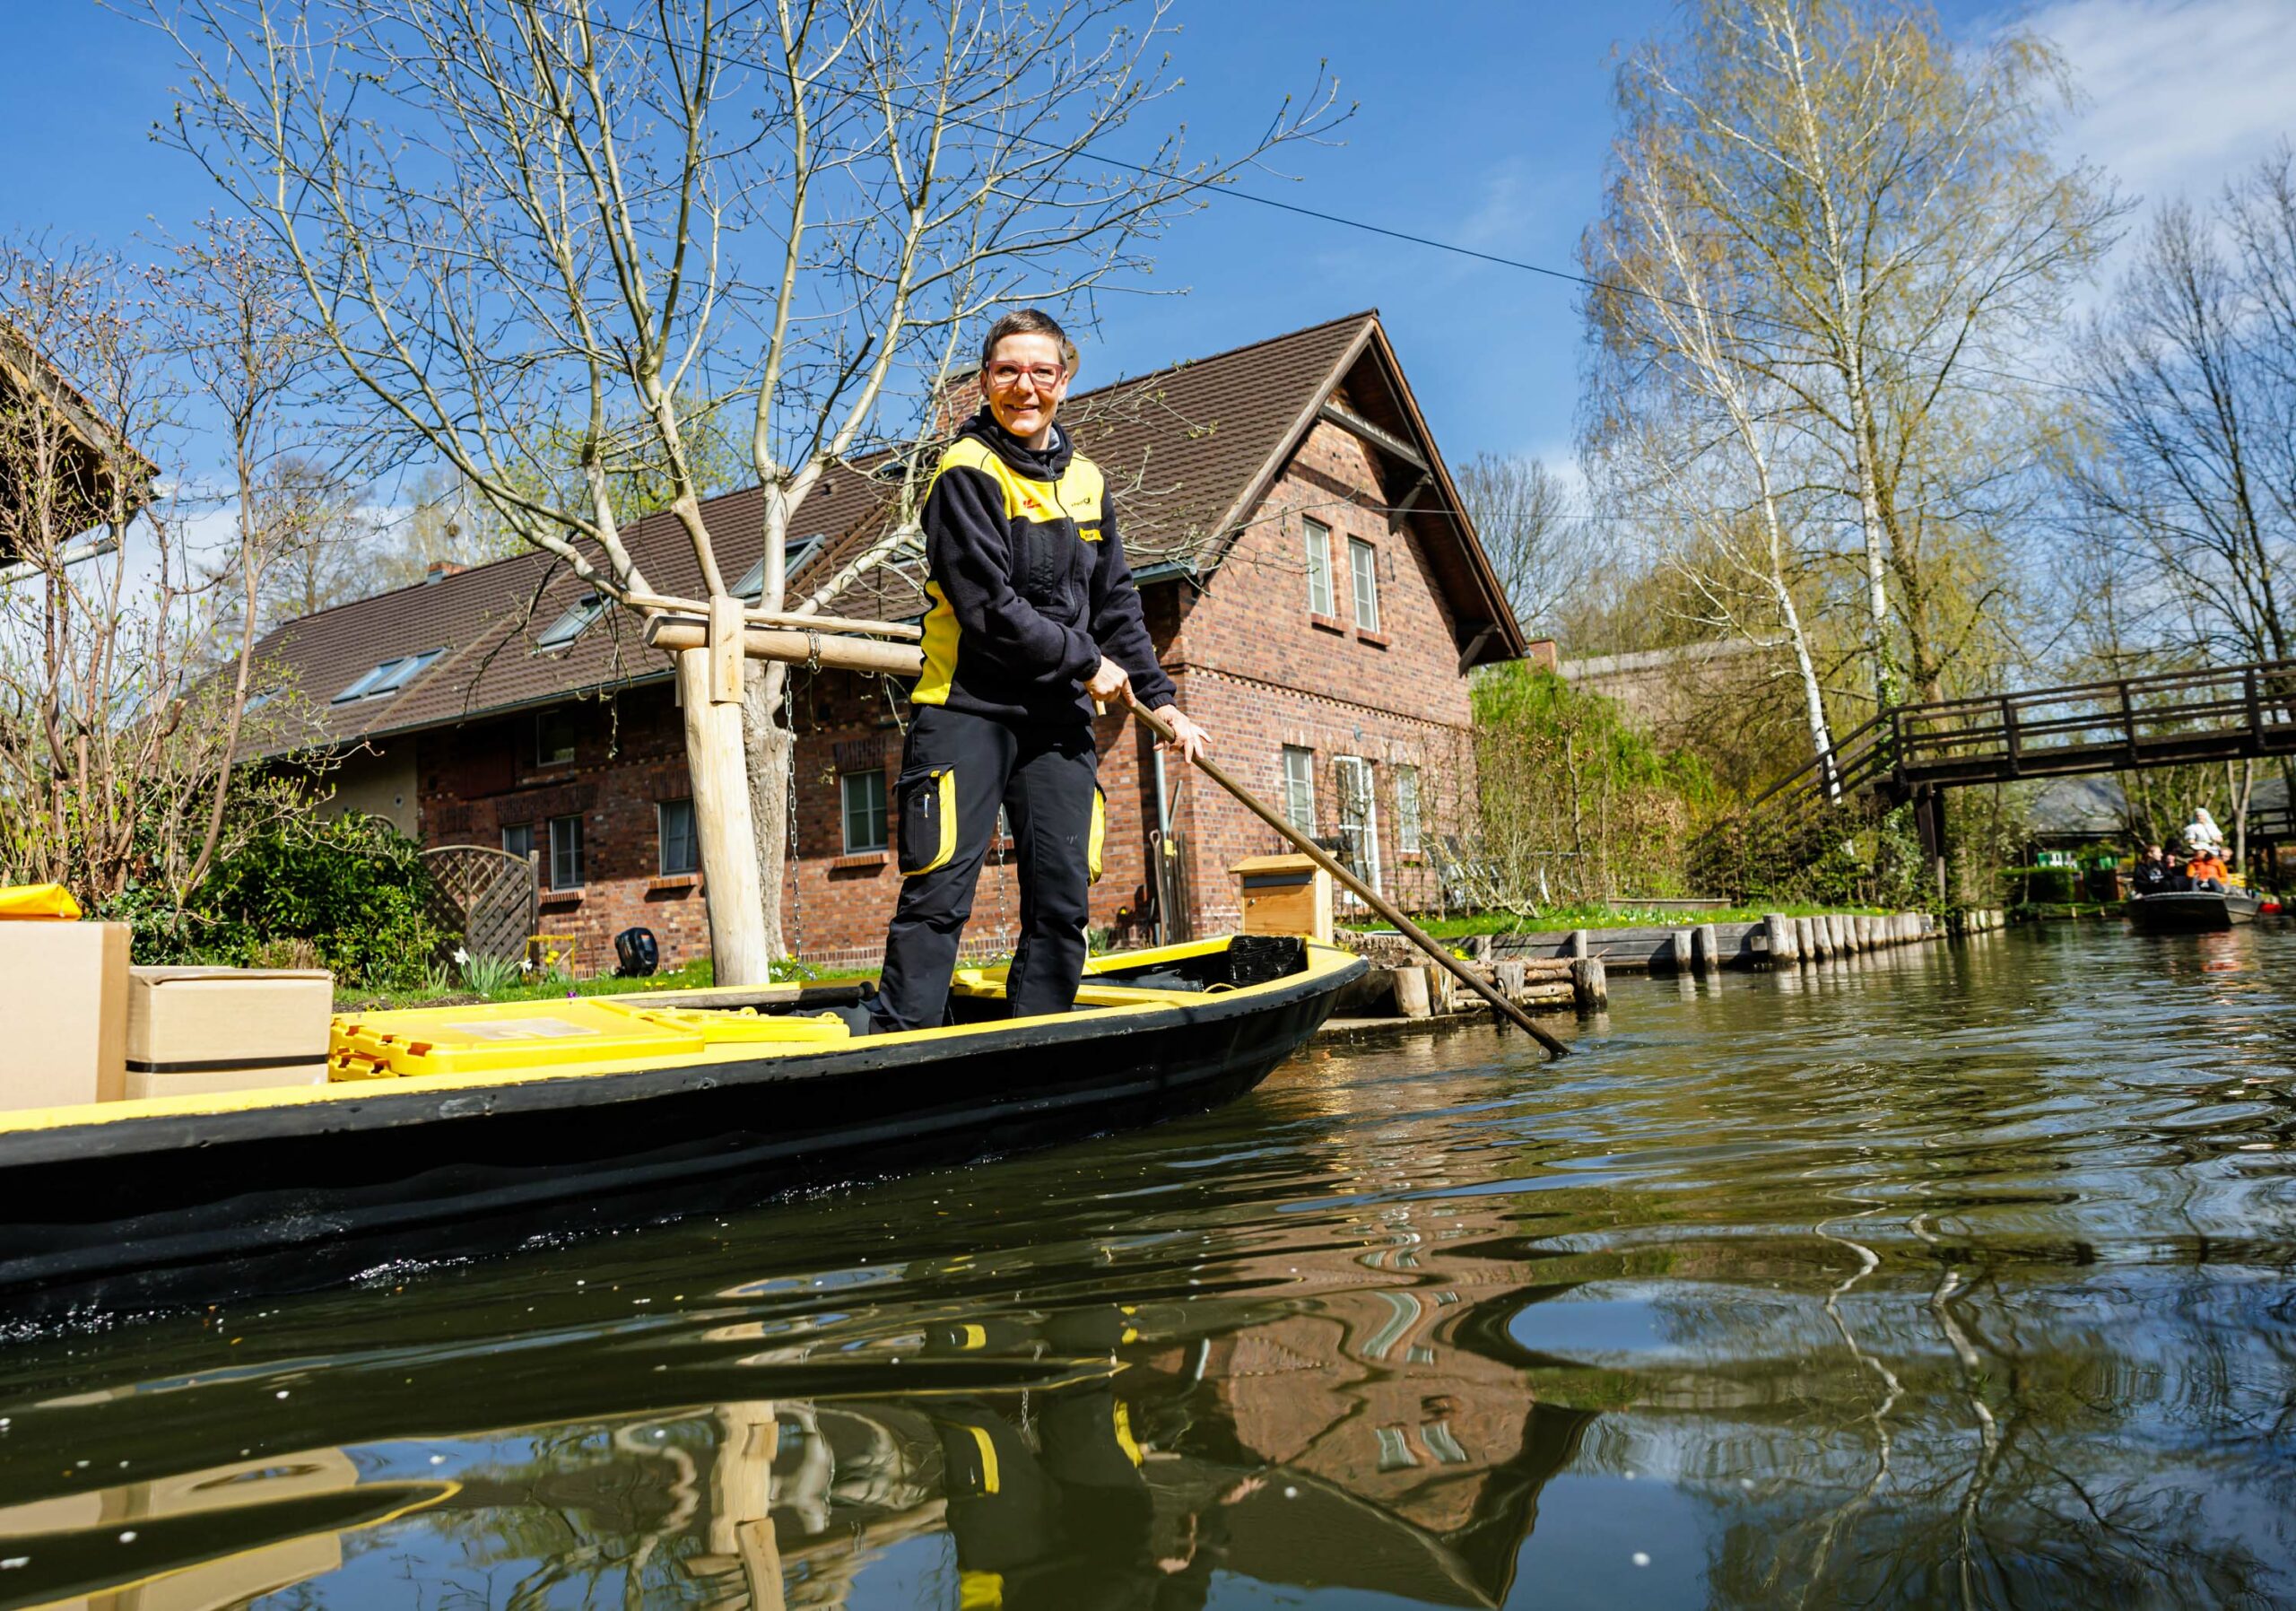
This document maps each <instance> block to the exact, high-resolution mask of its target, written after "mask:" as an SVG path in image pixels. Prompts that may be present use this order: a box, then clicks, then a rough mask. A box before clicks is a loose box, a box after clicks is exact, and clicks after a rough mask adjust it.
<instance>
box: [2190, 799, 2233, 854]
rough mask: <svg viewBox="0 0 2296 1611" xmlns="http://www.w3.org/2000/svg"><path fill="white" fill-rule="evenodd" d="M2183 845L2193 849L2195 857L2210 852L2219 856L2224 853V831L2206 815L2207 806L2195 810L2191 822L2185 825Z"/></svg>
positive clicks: (2214, 820)
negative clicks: (2185, 844)
mask: <svg viewBox="0 0 2296 1611" xmlns="http://www.w3.org/2000/svg"><path fill="white" fill-rule="evenodd" d="M2185 843H2187V844H2188V845H2190V846H2191V847H2192V848H2193V853H2194V854H2195V855H2206V854H2207V853H2208V852H2210V851H2212V850H2213V851H2214V852H2215V853H2216V854H2217V855H2219V856H2222V854H2223V853H2224V830H2223V829H2222V828H2220V827H2218V826H2217V825H2216V819H2215V818H2214V817H2213V816H2211V815H2209V814H2208V807H2207V806H2205V805H2203V806H2201V807H2199V808H2198V809H2197V810H2196V811H2195V812H2194V813H2193V814H2192V821H2191V822H2189V823H2186V824H2185Z"/></svg>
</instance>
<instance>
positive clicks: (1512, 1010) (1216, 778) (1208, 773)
mask: <svg viewBox="0 0 2296 1611" xmlns="http://www.w3.org/2000/svg"><path fill="white" fill-rule="evenodd" d="M1124 702H1125V703H1126V704H1127V705H1129V706H1130V707H1131V708H1132V713H1133V715H1135V716H1136V717H1138V718H1140V723H1141V725H1142V726H1143V727H1146V728H1147V729H1148V730H1149V731H1150V732H1151V733H1153V734H1154V735H1155V736H1157V737H1159V738H1161V739H1162V740H1163V741H1164V742H1165V743H1166V744H1178V738H1177V737H1175V736H1174V735H1173V733H1172V729H1171V727H1170V725H1169V724H1167V723H1166V722H1165V721H1164V719H1163V718H1161V717H1160V716H1158V715H1157V714H1156V713H1155V712H1154V711H1152V710H1147V709H1145V708H1144V706H1142V704H1141V703H1140V701H1137V700H1135V699H1134V698H1133V697H1132V690H1130V689H1129V688H1127V689H1126V690H1125V691H1124ZM1196 766H1197V767H1198V768H1199V769H1200V770H1201V771H1203V773H1204V775H1205V777H1207V778H1209V779H1212V780H1213V782H1214V783H1217V784H1218V785H1219V786H1220V787H1221V788H1224V789H1226V790H1227V791H1228V792H1229V793H1230V794H1231V795H1233V796H1235V797H1236V798H1237V800H1238V801H1239V803H1241V804H1242V805H1244V807H1245V808H1246V809H1248V811H1250V812H1251V814H1253V815H1254V816H1256V817H1257V818H1259V820H1260V821H1261V822H1263V823H1266V824H1267V825H1268V826H1269V827H1271V828H1273V829H1274V830H1275V831H1276V832H1278V833H1280V834H1282V835H1283V837H1284V838H1285V839H1286V840H1289V841H1291V848H1292V849H1295V850H1297V851H1299V852H1300V855H1302V856H1305V857H1306V858H1308V859H1309V860H1310V861H1312V862H1314V863H1315V864H1316V865H1317V866H1319V867H1321V868H1322V869H1323V870H1324V871H1325V872H1326V873H1329V874H1330V875H1332V876H1333V877H1334V878H1335V879H1337V880H1338V881H1339V882H1340V883H1341V884H1344V885H1345V886H1346V887H1347V888H1348V889H1350V890H1352V891H1353V892H1354V893H1355V895H1356V897H1357V898H1358V899H1359V900H1361V901H1362V902H1363V904H1364V905H1366V906H1368V907H1370V909H1371V910H1373V911H1375V912H1378V914H1379V915H1380V916H1381V917H1383V918H1385V919H1387V921H1388V922H1390V923H1392V924H1394V925H1395V926H1396V930H1397V931H1398V932H1400V933H1401V934H1402V935H1403V936H1404V937H1405V939H1407V940H1409V941H1410V942H1411V943H1412V944H1413V945H1416V946H1418V947H1419V948H1420V949H1421V950H1422V951H1424V952H1425V953H1426V954H1428V955H1429V956H1431V957H1432V958H1434V960H1435V961H1436V962H1439V963H1441V964H1442V965H1443V966H1444V967H1445V968H1447V969H1448V970H1449V971H1450V972H1451V974H1452V976H1453V977H1454V978H1456V979H1457V980H1458V981H1459V982H1460V983H1461V984H1463V985H1465V986H1466V988H1468V989H1470V990H1473V991H1474V993H1475V994H1476V995H1478V996H1480V997H1483V999H1484V1000H1485V1001H1487V1002H1489V1003H1490V1004H1491V1006H1492V1010H1493V1011H1494V1012H1496V1013H1498V1014H1500V1015H1501V1016H1503V1017H1505V1018H1506V1019H1508V1020H1509V1022H1511V1023H1514V1024H1515V1025H1516V1026H1517V1027H1518V1028H1520V1029H1523V1030H1526V1031H1527V1032H1529V1034H1530V1037H1531V1039H1533V1040H1534V1041H1537V1042H1538V1043H1539V1044H1540V1045H1541V1046H1544V1047H1545V1048H1546V1051H1547V1056H1549V1057H1551V1058H1567V1057H1569V1056H1570V1048H1569V1047H1568V1046H1565V1045H1564V1044H1563V1043H1562V1042H1561V1041H1558V1040H1556V1039H1555V1038H1554V1037H1553V1036H1552V1035H1551V1034H1549V1033H1547V1032H1546V1031H1544V1030H1543V1029H1541V1028H1540V1027H1539V1026H1538V1024H1537V1023H1536V1022H1535V1021H1534V1020H1533V1019H1532V1017H1531V1015H1530V1014H1528V1013H1526V1012H1525V1011H1524V1010H1523V1009H1522V1008H1521V1007H1519V1006H1516V1005H1515V1003H1513V1002H1511V1001H1509V1000H1508V999H1507V997H1505V996H1504V995H1502V994H1500V989H1499V987H1498V986H1496V985H1494V984H1492V982H1491V981H1490V980H1486V979H1484V978H1483V976H1482V975H1481V974H1479V973H1477V972H1476V971H1474V969H1472V968H1470V967H1468V966H1467V965H1466V964H1465V962H1461V961H1459V959H1458V958H1457V957H1456V956H1453V955H1452V954H1450V952H1449V951H1448V950H1447V949H1446V948H1445V947H1444V946H1443V945H1441V944H1440V943H1439V942H1438V941H1437V940H1436V938H1435V936H1432V935H1431V934H1429V933H1428V932H1427V931H1426V930H1425V929H1423V928H1422V927H1420V926H1419V925H1418V924H1416V923H1414V922H1413V921H1412V920H1411V919H1409V918H1406V917H1405V916H1404V915H1403V913H1402V912H1401V911H1400V910H1397V909H1396V906H1395V905H1394V903H1393V902H1391V901H1388V900H1387V897H1386V896H1384V895H1382V894H1380V893H1379V892H1378V891H1377V890H1375V889H1373V888H1372V887H1371V886H1370V884H1366V883H1364V882H1363V881H1362V880H1361V878H1358V877H1357V876H1356V875H1354V874H1352V873H1351V872H1349V871H1348V870H1347V869H1346V867H1344V866H1342V865H1341V864H1340V862H1339V861H1338V859H1337V858H1335V857H1334V856H1333V855H1332V853H1331V852H1330V851H1328V850H1326V849H1324V848H1323V847H1322V846H1321V845H1319V844H1318V843H1316V841H1315V840H1312V839H1309V837H1308V836H1307V835H1306V834H1304V833H1302V832H1300V831H1299V830H1298V829H1297V828H1295V827H1293V826H1292V825H1291V822H1290V820H1289V819H1287V818H1285V817H1282V816H1279V815H1277V814H1276V813H1275V812H1274V810H1272V809H1271V808H1270V807H1269V806H1268V805H1267V804H1266V803H1265V801H1263V800H1261V799H1260V798H1259V797H1258V796H1257V795H1255V794H1253V793H1252V791H1251V790H1250V789H1248V788H1245V787H1244V786H1243V785H1242V784H1240V783H1239V782H1237V781H1236V780H1235V779H1233V778H1231V777H1230V776H1229V775H1228V774H1227V773H1226V772H1224V771H1221V769H1220V765H1219V763H1218V762H1214V761H1213V760H1211V759H1209V758H1208V757H1206V756H1204V755H1198V756H1197V757H1196Z"/></svg>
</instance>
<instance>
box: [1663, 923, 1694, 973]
mask: <svg viewBox="0 0 2296 1611" xmlns="http://www.w3.org/2000/svg"><path fill="white" fill-rule="evenodd" d="M1665 958H1666V965H1667V966H1668V967H1670V968H1672V969H1673V970H1674V971H1675V972H1677V973H1687V972H1689V971H1690V970H1691V954H1690V930H1689V929H1687V928H1677V929H1675V930H1674V932H1673V933H1672V934H1669V935H1668V936H1666V949H1665Z"/></svg>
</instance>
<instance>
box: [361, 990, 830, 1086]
mask: <svg viewBox="0 0 2296 1611" xmlns="http://www.w3.org/2000/svg"><path fill="white" fill-rule="evenodd" d="M850 1034H851V1031H849V1030H848V1028H847V1027H846V1025H845V1023H844V1021H843V1020H842V1019H840V1018H838V1017H837V1016H836V1015H835V1014H828V1015H825V1016H822V1017H819V1018H775V1017H762V1016H760V1015H758V1014H755V1013H752V1012H739V1013H734V1012H717V1013H713V1012H708V1011H704V1010H700V1009H696V1008H676V1007H647V1006H642V1005H639V1004H637V1003H624V1002H619V1001H614V1000H612V999H609V998H603V997H599V998H587V999H575V1000H570V1001H503V1002H490V1003H487V1004H485V1005H483V1006H459V1007H411V1008H407V1009H405V1010H403V1011H399V1012H391V1013H370V1014H363V1015H361V1016H358V1017H341V1018H337V1019H335V1025H334V1032H333V1034H332V1036H331V1037H330V1043H329V1046H328V1058H327V1077H328V1078H329V1079H330V1080H365V1079H391V1078H406V1077H420V1076H422V1075H443V1074H527V1073H546V1072H548V1071H550V1070H552V1069H557V1068H570V1067H586V1066H588V1065H592V1064H598V1063H622V1062H633V1061H639V1062H665V1061H669V1060H671V1059H674V1058H687V1057H692V1056H695V1055H697V1054H699V1053H701V1052H704V1051H707V1050H708V1049H710V1048H711V1047H713V1046H733V1045H774V1044H778V1045H785V1046H788V1047H790V1048H791V1049H798V1048H802V1047H806V1046H814V1045H821V1044H823V1043H826V1042H830V1041H843V1040H845V1039H847V1038H848V1036H849V1035H850Z"/></svg>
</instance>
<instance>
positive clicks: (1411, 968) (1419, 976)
mask: <svg viewBox="0 0 2296 1611" xmlns="http://www.w3.org/2000/svg"><path fill="white" fill-rule="evenodd" d="M1394 972H1395V980H1396V1015H1397V1016H1399V1017H1404V1018H1424V1017H1426V1016H1427V1015H1428V1014H1429V1013H1430V1012H1431V1011H1432V1010H1433V1006H1432V1004H1431V1002H1430V1001H1429V1000H1428V998H1427V970H1426V969H1425V968H1423V967H1421V966H1420V965H1419V964H1418V963H1417V962H1405V964H1403V965H1402V966H1401V967H1398V968H1396V969H1395V970H1394Z"/></svg>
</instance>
